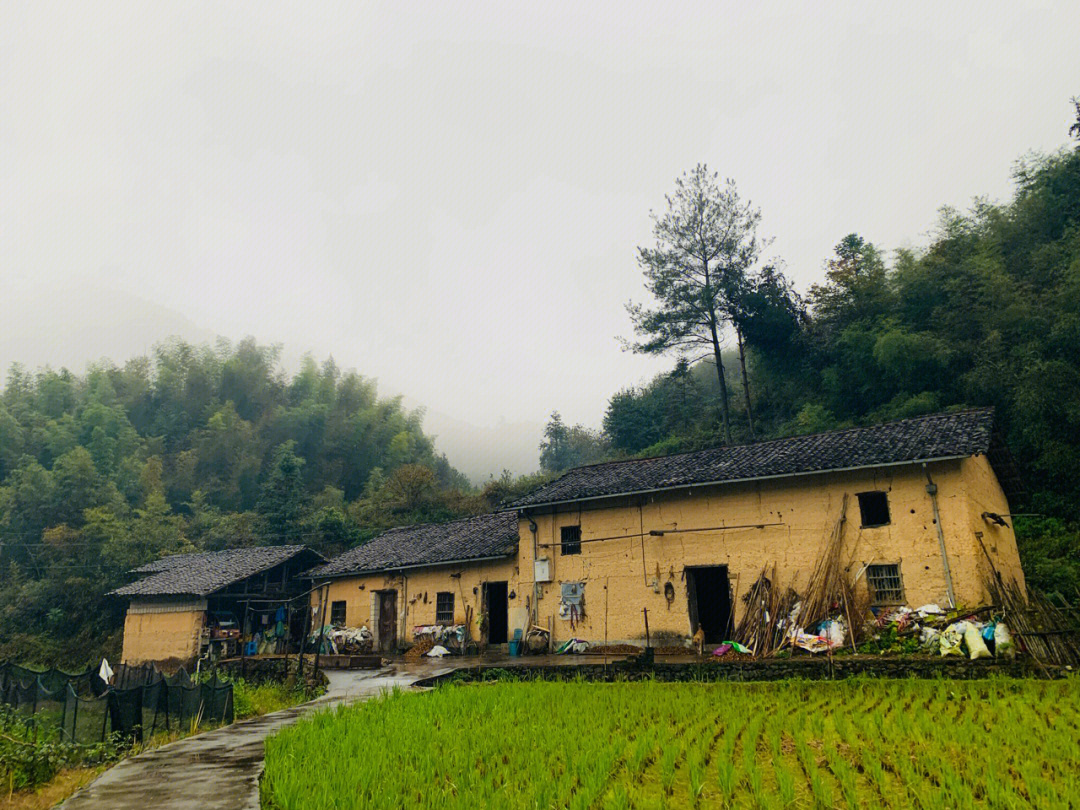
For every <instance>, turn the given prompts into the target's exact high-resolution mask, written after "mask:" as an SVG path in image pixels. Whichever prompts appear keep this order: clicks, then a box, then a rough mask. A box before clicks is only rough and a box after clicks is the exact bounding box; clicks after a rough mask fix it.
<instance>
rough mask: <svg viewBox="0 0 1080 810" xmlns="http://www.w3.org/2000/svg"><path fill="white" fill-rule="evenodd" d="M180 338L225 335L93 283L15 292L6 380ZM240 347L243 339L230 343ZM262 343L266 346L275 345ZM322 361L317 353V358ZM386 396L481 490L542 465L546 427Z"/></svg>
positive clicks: (292, 351)
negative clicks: (471, 417) (482, 419)
mask: <svg viewBox="0 0 1080 810" xmlns="http://www.w3.org/2000/svg"><path fill="white" fill-rule="evenodd" d="M171 337H177V338H180V339H182V340H185V341H187V342H189V343H195V344H205V343H213V342H214V341H215V340H217V339H218V338H219V335H218V334H217V333H215V332H214V331H213V330H211V329H206V328H204V327H202V326H200V325H198V324H196V323H195V322H194V321H192V320H191V319H190V318H187V317H186V316H184V315H183V314H181V313H180V312H177V311H175V310H172V309H169V308H168V307H164V306H161V305H160V304H155V303H154V302H152V301H148V300H146V299H143V298H140V297H138V296H135V295H132V294H130V293H126V292H120V291H117V290H112V289H108V288H105V287H101V286H98V285H92V284H78V285H75V286H72V287H69V288H66V289H49V288H44V289H43V288H40V287H38V288H36V289H30V288H28V287H23V288H20V287H18V286H13V287H12V288H11V289H9V290H8V291H6V294H5V296H4V299H3V302H2V303H0V379H4V380H6V377H7V370H8V369H9V368H10V367H11V364H12V363H20V364H21V365H22V366H24V367H25V368H28V369H36V368H41V367H44V366H50V367H52V368H54V369H60V368H68V369H70V370H71V371H73V372H75V373H78V374H82V373H84V372H85V371H86V368H87V366H88V365H89V364H90V363H94V362H97V361H99V360H101V359H103V358H108V359H109V360H111V361H113V362H115V363H117V364H119V365H122V364H123V363H124V362H126V361H127V360H128V359H130V358H131V357H135V356H139V355H149V354H151V353H152V352H153V349H154V345H155V344H157V343H160V342H162V341H164V340H167V339H169V338H171ZM228 337H229V339H231V340H234V341H235V340H237V339H239V337H242V336H228ZM256 339H257V340H259V341H260V342H262V343H269V342H271V341H268V340H264V339H261V338H260V337H259V336H258V335H256ZM305 350H306V349H305V347H296V346H289V345H284V346H282V353H281V363H282V366H283V368H284V369H285V371H286V372H289V373H291V372H292V371H294V370H295V369H296V368H297V367H298V365H299V362H300V359H301V358H302V357H303V355H304V353H305ZM313 354H314V355H315V356H316V358H317V359H320V360H321V359H322V358H321V357H320V356H319V354H318V353H313ZM334 360H335V362H337V363H338V365H339V366H340V367H341V368H342V369H350V368H355V369H356V371H358V372H359V373H360V374H363V375H365V376H377V375H375V374H374V372H373V370H371V369H366V368H364V367H363V366H362V365H361V364H360V363H358V362H354V361H353V359H352V358H350V357H348V356H346V355H339V354H335V355H334ZM379 393H380V395H381V396H394V395H396V394H401V395H402V397H403V400H404V402H405V404H406V406H407V407H409V408H410V409H415V408H420V409H422V410H423V411H424V430H425V432H426V433H428V434H431V435H434V436H435V437H436V439H435V443H436V447H437V448H438V450H439V452H441V453H445V454H446V457H447V458H448V459H449V460H450V463H451V464H453V465H454V467H456V468H457V469H459V470H461V472H463V473H465V475H467V476H468V477H469V479H470V480H471V481H472V482H473V483H475V484H482V483H483V482H484V481H487V480H488V479H489V478H490V477H492V476H495V477H497V476H499V475H500V474H501V473H502V471H503V470H510V472H512V473H514V474H515V475H520V474H522V473H529V472H534V471H535V470H536V469H537V466H538V458H539V449H538V447H539V444H540V438H541V434H542V433H543V427H544V426H543V424H541V423H539V422H507V421H500V422H498V423H496V424H495V425H477V424H473V423H471V422H469V421H466V420H463V419H458V418H455V417H453V416H450V415H448V414H446V413H444V412H442V411H441V410H440V409H439V403H438V402H421V401H419V400H418V399H416V398H415V397H413V396H410V395H409V393H408V392H404V391H395V390H391V389H389V388H388V387H387V386H385V385H380V386H379Z"/></svg>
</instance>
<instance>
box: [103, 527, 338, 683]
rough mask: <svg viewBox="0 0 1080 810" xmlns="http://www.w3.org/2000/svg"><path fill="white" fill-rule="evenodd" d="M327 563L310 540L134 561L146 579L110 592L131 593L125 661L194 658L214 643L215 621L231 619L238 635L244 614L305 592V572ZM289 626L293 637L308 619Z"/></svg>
mask: <svg viewBox="0 0 1080 810" xmlns="http://www.w3.org/2000/svg"><path fill="white" fill-rule="evenodd" d="M321 562H325V558H323V557H322V555H320V554H318V553H317V552H315V551H313V550H311V549H309V548H307V547H306V546H258V547H253V548H236V549H228V550H226V551H211V552H206V553H199V554H174V555H172V556H171V557H164V558H162V559H160V560H156V561H155V562H152V563H148V564H147V565H144V566H142V567H140V568H136V569H135V570H134V571H133V572H132V573H134V574H142V575H144V576H143V577H142V578H141V579H138V580H136V581H135V582H132V583H131V584H130V585H125V586H123V587H121V588H117V589H116V590H114V591H112V592H111V595H113V596H118V597H122V598H126V599H128V600H130V601H129V604H128V610H127V616H126V618H125V620H124V649H123V655H122V660H123V662H124V663H127V664H141V663H145V662H149V661H152V662H154V663H157V664H161V665H166V666H170V665H181V664H184V665H186V664H189V663H190V662H191V661H192V660H194V659H195V658H197V657H199V656H200V655H201V653H202V651H203V648H204V647H205V646H206V645H207V644H208V643H209V641H210V638H209V635H210V634H209V631H210V626H211V624H214V623H221V624H226V625H229V626H230V627H231V628H232V630H233V631H235V635H237V636H238V635H239V633H240V631H241V630H242V629H243V628H241V627H240V626H239V624H240V623H241V622H243V621H244V620H245V618H246V619H247V620H248V621H249V622H250V621H251V620H252V616H253V615H254V616H257V617H260V618H261V615H260V614H264V613H268V612H269V611H270V610H271V609H272V607H273V608H276V607H277V606H280V605H281V604H283V603H284V602H285V601H286V600H289V599H290V598H295V597H297V596H299V595H302V594H303V592H304V590H305V589H306V587H307V580H305V579H303V578H302V576H301V575H302V574H303V573H304V572H305V571H307V570H309V569H310V568H311V567H312V566H314V565H318V564H319V563H321ZM253 611H254V612H253ZM302 615H303V614H302V612H300V611H298V612H297V616H298V617H299V616H302ZM256 621H258V619H256ZM267 623H268V622H267ZM289 625H290V626H289V627H288V628H287V630H286V632H287V636H288V637H293V636H297V637H298V635H299V634H301V633H303V629H302V626H303V623H302V621H294V622H289ZM228 635H230V636H231V635H233V633H232V632H230V633H229V634H228Z"/></svg>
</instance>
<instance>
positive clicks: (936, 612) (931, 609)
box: [915, 602, 945, 619]
mask: <svg viewBox="0 0 1080 810" xmlns="http://www.w3.org/2000/svg"><path fill="white" fill-rule="evenodd" d="M915 612H916V613H918V614H919V617H920V618H923V619H925V618H926V617H927V616H940V615H942V614H943V613H944V612H945V611H944V610H942V609H941V605H937V604H934V603H933V602H931V603H930V604H929V605H923V606H922V607H921V608H919V609H917V610H916V611H915Z"/></svg>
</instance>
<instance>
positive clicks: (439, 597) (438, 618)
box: [435, 591, 454, 624]
mask: <svg viewBox="0 0 1080 810" xmlns="http://www.w3.org/2000/svg"><path fill="white" fill-rule="evenodd" d="M446 600H449V603H450V604H449V607H448V606H447V605H446V604H445V602H446ZM447 617H449V618H447ZM453 623H454V592H453V591H439V592H438V593H436V594H435V624H453Z"/></svg>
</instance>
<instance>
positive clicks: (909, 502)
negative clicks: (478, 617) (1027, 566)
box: [513, 409, 1024, 644]
mask: <svg viewBox="0 0 1080 810" xmlns="http://www.w3.org/2000/svg"><path fill="white" fill-rule="evenodd" d="M1018 486H1019V484H1018V480H1017V476H1016V473H1015V469H1014V465H1013V463H1012V460H1011V457H1010V455H1009V453H1008V451H1007V450H1006V449H1005V447H1004V445H1003V444H1002V442H1001V440H1000V437H999V436H998V434H997V433H996V431H995V430H994V414H993V410H992V409H978V410H968V411H961V412H956V413H945V414H934V415H930V416H923V417H918V418H913V419H904V420H900V421H896V422H890V423H886V424H881V425H876V426H872V427H865V428H855V429H850V430H838V431H832V432H828V433H820V434H816V435H810V436H796V437H792V438H788V439H779V440H775V441H765V442H759V443H756V444H748V445H741V446H728V447H718V448H714V449H709V450H702V451H698V452H692V453H683V454H680V455H673V456H666V457H662V458H651V459H633V460H629V461H617V462H610V463H606V464H596V465H593V466H588V467H581V468H578V469H574V470H570V471H568V472H567V473H565V474H564V475H562V476H561V477H559V478H558V479H556V480H554V481H552V482H551V483H549V484H546V485H544V486H542V487H540V488H539V489H537V490H536V491H534V492H532V493H531V494H529V495H527V496H526V497H524V498H522V499H520V500H518V501H517V502H516V503H515V504H514V505H513V507H514V508H515V509H516V510H517V513H518V515H519V516H520V519H521V523H520V543H519V548H520V553H519V555H518V562H519V564H520V568H521V572H522V582H521V583H520V584H521V590H524V591H527V592H528V593H529V597H530V603H531V618H532V620H533V621H534V622H535V623H537V624H539V625H541V626H544V627H550V628H552V629H553V641H558V640H560V639H567V638H570V637H576V638H581V639H585V640H587V641H591V642H601V643H603V642H607V643H638V644H640V643H642V642H643V641H644V635H645V627H644V615H643V610H646V609H647V610H648V618H649V625H650V628H651V631H652V637H653V639H656V638H657V636H658V635H659V636H661V637H667V638H670V639H671V640H672V641H676V642H678V641H680V640H685V639H687V638H689V637H690V636H692V635H693V634H695V633H696V632H697V631H698V629H699V628H700V629H701V630H702V631H703V633H704V635H705V637H706V639H707V640H709V641H720V640H722V639H723V638H724V637H725V636H726V634H727V633H728V632H730V628H731V627H732V625H733V623H737V622H738V620H739V619H740V618H741V615H742V612H743V611H744V610H745V605H744V604H743V601H742V599H741V597H744V596H745V595H746V593H747V591H748V589H749V588H750V586H751V585H752V584H753V583H754V582H755V581H757V579H758V578H759V577H761V576H762V575H763V571H764V570H765V569H766V568H767V567H768V569H769V571H770V574H771V575H772V576H774V577H775V582H773V583H772V584H773V585H774V586H776V587H781V588H788V587H791V588H794V589H795V590H796V591H797V592H800V593H801V592H802V591H801V590H800V589H801V588H805V586H806V585H807V580H808V577H809V574H810V572H811V571H812V570H813V568H814V566H815V563H816V562H817V560H818V559H820V558H821V556H822V555H823V553H824V551H825V547H826V543H828V542H830V538H832V537H833V536H834V532H840V542H841V543H842V546H841V548H842V554H843V560H844V562H845V567H846V570H847V574H848V576H849V577H850V579H851V581H852V582H853V583H854V585H855V587H856V589H857V591H861V592H862V594H863V595H864V596H865V597H866V598H867V599H868V601H870V602H872V603H874V604H876V605H882V606H885V605H904V604H906V605H910V606H913V607H917V606H919V605H923V604H926V603H938V604H939V605H942V606H946V605H949V604H951V603H955V604H962V605H968V606H975V605H979V604H985V603H986V601H987V600H988V594H987V592H986V590H985V588H984V583H985V582H986V581H987V578H988V577H989V576H990V574H991V571H994V570H996V572H998V573H1000V574H1001V575H1002V576H1004V577H1005V578H1007V579H1011V580H1013V581H1015V582H1017V583H1018V585H1019V586H1020V587H1021V588H1023V586H1024V575H1023V572H1022V571H1021V568H1020V558H1019V554H1018V552H1017V547H1016V537H1015V535H1014V534H1013V529H1012V526H1011V519H1010V518H1009V517H1008V515H1009V497H1010V495H1015V494H1016V493H1017V492H1018ZM773 566H775V569H773ZM991 566H992V567H991Z"/></svg>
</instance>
